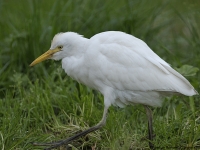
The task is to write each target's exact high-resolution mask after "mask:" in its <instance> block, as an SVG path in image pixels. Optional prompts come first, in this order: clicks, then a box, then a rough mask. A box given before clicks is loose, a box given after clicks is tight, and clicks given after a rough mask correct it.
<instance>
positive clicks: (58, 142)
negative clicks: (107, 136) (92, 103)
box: [33, 107, 108, 150]
mask: <svg viewBox="0 0 200 150" xmlns="http://www.w3.org/2000/svg"><path fill="white" fill-rule="evenodd" d="M107 112H108V107H104V113H103V117H102V119H101V121H100V122H99V123H98V124H97V125H95V126H93V127H91V128H89V129H87V130H85V131H83V132H81V133H78V134H76V135H74V136H72V137H70V138H68V139H65V140H60V141H57V142H53V143H36V142H34V143H33V145H36V146H50V147H49V148H46V149H45V150H51V149H53V148H57V147H59V146H62V145H67V144H69V143H70V142H72V141H74V140H76V139H78V138H80V137H82V136H84V135H86V134H88V133H90V132H93V131H96V130H98V129H99V128H101V127H102V126H104V125H105V123H106V116H107Z"/></svg>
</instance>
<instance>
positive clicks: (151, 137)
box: [144, 105, 154, 149]
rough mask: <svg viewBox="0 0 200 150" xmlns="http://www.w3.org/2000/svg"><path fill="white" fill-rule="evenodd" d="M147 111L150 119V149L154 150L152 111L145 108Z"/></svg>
mask: <svg viewBox="0 0 200 150" xmlns="http://www.w3.org/2000/svg"><path fill="white" fill-rule="evenodd" d="M144 107H145V109H146V114H147V118H148V132H149V147H150V149H154V145H153V143H152V141H153V123H152V120H153V116H152V111H151V109H150V108H149V107H148V106H146V105H145V106H144Z"/></svg>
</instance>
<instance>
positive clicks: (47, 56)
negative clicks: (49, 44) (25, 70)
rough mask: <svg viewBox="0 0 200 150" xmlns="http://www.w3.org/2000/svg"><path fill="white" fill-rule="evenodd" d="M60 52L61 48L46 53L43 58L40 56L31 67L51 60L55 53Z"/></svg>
mask: <svg viewBox="0 0 200 150" xmlns="http://www.w3.org/2000/svg"><path fill="white" fill-rule="evenodd" d="M58 51H60V49H59V48H55V49H50V50H48V51H47V52H45V53H44V54H42V55H41V56H39V57H38V58H36V59H35V60H34V61H33V62H32V63H31V64H30V65H29V66H34V65H36V64H38V63H40V62H42V61H44V60H47V59H49V58H51V57H52V56H53V54H54V53H56V52H58Z"/></svg>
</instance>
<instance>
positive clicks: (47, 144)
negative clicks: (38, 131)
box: [32, 139, 70, 150]
mask: <svg viewBox="0 0 200 150" xmlns="http://www.w3.org/2000/svg"><path fill="white" fill-rule="evenodd" d="M69 142H70V141H69V140H68V139H66V140H60V141H56V142H52V143H37V142H32V144H33V145H34V146H50V147H47V148H45V149H44V150H51V149H53V148H57V147H60V146H63V145H67V144H69Z"/></svg>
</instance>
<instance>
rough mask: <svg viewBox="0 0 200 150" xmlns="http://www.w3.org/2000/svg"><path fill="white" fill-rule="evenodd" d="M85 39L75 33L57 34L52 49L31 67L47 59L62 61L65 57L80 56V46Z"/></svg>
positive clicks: (37, 59)
mask: <svg viewBox="0 0 200 150" xmlns="http://www.w3.org/2000/svg"><path fill="white" fill-rule="evenodd" d="M83 39H85V38H83V37H82V36H81V35H79V34H77V33H74V32H65V33H58V34H56V35H55V36H54V38H53V40H52V42H51V47H50V49H49V50H48V51H47V52H45V53H44V54H42V55H41V56H39V57H38V58H36V59H35V60H34V61H33V62H32V63H31V64H30V66H34V65H36V64H38V63H40V62H42V61H44V60H47V59H54V60H60V59H63V58H65V57H69V56H76V55H78V54H80V53H81V52H80V50H81V48H80V47H78V45H80V44H81V42H82V41H83Z"/></svg>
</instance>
